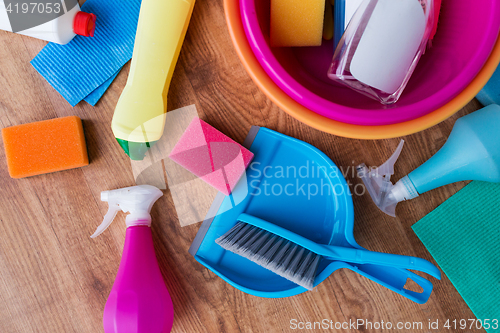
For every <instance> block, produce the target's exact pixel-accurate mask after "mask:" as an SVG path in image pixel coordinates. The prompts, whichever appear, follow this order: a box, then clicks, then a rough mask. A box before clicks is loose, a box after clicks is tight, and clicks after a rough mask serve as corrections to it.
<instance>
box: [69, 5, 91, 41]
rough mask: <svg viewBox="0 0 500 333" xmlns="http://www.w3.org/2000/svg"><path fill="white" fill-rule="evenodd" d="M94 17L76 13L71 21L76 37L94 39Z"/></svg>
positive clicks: (88, 14) (89, 14)
mask: <svg viewBox="0 0 500 333" xmlns="http://www.w3.org/2000/svg"><path fill="white" fill-rule="evenodd" d="M95 21H96V16H95V15H94V14H91V13H85V12H82V11H80V12H78V13H76V16H75V20H74V21H73V31H74V32H75V34H77V35H82V36H85V37H94V31H95Z"/></svg>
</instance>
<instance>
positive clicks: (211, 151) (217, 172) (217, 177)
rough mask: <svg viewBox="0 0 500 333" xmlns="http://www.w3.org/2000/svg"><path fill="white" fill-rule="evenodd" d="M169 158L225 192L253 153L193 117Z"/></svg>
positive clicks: (236, 180) (236, 178)
mask: <svg viewBox="0 0 500 333" xmlns="http://www.w3.org/2000/svg"><path fill="white" fill-rule="evenodd" d="M169 157H170V158H171V159H172V160H173V161H175V162H176V163H177V164H179V165H181V166H183V167H184V168H186V169H187V170H189V171H191V172H192V173H193V174H195V175H196V176H198V177H200V178H201V179H203V180H204V181H205V182H207V183H208V184H210V185H212V186H213V187H215V188H216V189H217V190H219V191H220V192H222V193H224V194H225V195H229V194H230V193H231V191H232V190H233V189H234V186H235V185H236V183H237V182H238V180H239V179H240V178H241V176H242V175H243V173H244V172H245V169H246V168H247V166H248V164H250V161H251V160H252V158H253V153H251V152H250V151H249V150H248V149H246V148H244V147H243V146H242V145H240V144H238V143H237V142H235V141H234V140H231V139H230V138H228V137H227V136H225V135H224V134H222V133H221V132H219V131H218V130H216V129H215V128H213V127H212V126H210V125H209V124H207V123H206V122H204V121H203V120H201V119H199V118H195V119H193V121H192V122H191V124H189V126H188V128H187V129H186V131H185V132H184V134H182V137H181V138H180V140H179V142H177V144H176V145H175V147H174V149H173V150H172V152H171V153H170V156H169Z"/></svg>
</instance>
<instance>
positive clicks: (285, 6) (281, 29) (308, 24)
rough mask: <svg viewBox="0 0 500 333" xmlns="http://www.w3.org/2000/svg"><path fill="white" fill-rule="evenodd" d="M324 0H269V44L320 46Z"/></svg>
mask: <svg viewBox="0 0 500 333" xmlns="http://www.w3.org/2000/svg"><path fill="white" fill-rule="evenodd" d="M324 15H325V0H271V46H320V45H321V38H322V35H323V20H324Z"/></svg>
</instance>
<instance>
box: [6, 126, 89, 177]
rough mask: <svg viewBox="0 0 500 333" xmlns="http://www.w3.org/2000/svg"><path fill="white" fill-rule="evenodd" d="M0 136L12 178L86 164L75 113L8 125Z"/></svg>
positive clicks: (85, 154)
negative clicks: (62, 116) (73, 114)
mask: <svg viewBox="0 0 500 333" xmlns="http://www.w3.org/2000/svg"><path fill="white" fill-rule="evenodd" d="M2 137H3V143H4V146H5V154H6V156H7V164H8V166H9V174H10V176H11V177H12V178H24V177H30V176H34V175H40V174H43V173H49V172H55V171H61V170H67V169H73V168H78V167H82V166H85V165H87V164H89V158H88V155H87V146H86V144H85V136H84V134H83V127H82V120H81V119H80V118H78V117H76V116H70V117H64V118H57V119H51V120H45V121H39V122H35V123H30V124H24V125H18V126H12V127H7V128H4V129H2Z"/></svg>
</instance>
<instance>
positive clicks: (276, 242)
mask: <svg viewBox="0 0 500 333" xmlns="http://www.w3.org/2000/svg"><path fill="white" fill-rule="evenodd" d="M215 242H216V243H217V244H219V245H220V246H222V247H223V248H224V249H226V250H228V251H231V252H234V253H236V254H238V255H240V256H242V257H245V258H247V259H249V260H251V261H253V262H255V263H256V264H258V265H260V266H262V267H264V268H266V269H269V270H270V271H272V272H274V273H276V274H278V275H280V276H282V277H284V278H285V279H287V280H290V281H292V282H294V283H296V284H298V285H300V286H302V287H304V288H306V289H309V290H311V289H312V288H313V286H314V279H315V277H316V271H317V269H318V266H319V262H320V259H321V256H320V255H318V254H316V253H313V252H311V251H309V250H307V249H305V248H303V247H301V246H299V245H297V244H295V243H293V242H291V241H289V240H286V239H284V238H282V237H279V236H277V235H274V234H272V233H270V232H268V231H265V230H263V229H260V228H257V227H255V226H252V225H250V224H247V223H243V222H238V223H237V224H236V225H235V226H234V227H233V228H232V229H231V230H229V231H228V232H227V233H225V234H224V235H222V236H221V237H219V238H217V239H216V240H215Z"/></svg>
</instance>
